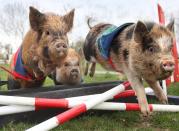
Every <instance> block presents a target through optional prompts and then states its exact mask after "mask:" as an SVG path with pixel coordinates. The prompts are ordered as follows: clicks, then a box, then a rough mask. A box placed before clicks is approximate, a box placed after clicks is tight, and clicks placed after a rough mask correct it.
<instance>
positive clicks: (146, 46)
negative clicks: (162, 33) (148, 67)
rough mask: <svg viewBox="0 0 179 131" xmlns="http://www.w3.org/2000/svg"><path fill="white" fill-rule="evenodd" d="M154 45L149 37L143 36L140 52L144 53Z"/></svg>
mask: <svg viewBox="0 0 179 131" xmlns="http://www.w3.org/2000/svg"><path fill="white" fill-rule="evenodd" d="M153 44H154V41H153V39H152V38H151V37H150V36H145V37H144V38H143V41H142V51H143V52H145V51H146V50H148V49H149V47H151V46H152V45H153Z"/></svg>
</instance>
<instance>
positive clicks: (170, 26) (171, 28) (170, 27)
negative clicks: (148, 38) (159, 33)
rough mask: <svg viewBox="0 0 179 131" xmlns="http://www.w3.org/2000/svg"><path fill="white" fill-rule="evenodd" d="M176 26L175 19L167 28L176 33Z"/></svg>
mask: <svg viewBox="0 0 179 131" xmlns="http://www.w3.org/2000/svg"><path fill="white" fill-rule="evenodd" d="M174 24H175V22H174V19H173V20H172V21H171V22H170V23H169V24H168V25H167V28H168V29H169V30H170V31H171V32H173V33H174V32H175V31H174Z"/></svg>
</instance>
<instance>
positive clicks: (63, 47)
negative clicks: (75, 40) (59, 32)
mask: <svg viewBox="0 0 179 131" xmlns="http://www.w3.org/2000/svg"><path fill="white" fill-rule="evenodd" d="M54 48H55V49H56V51H57V53H58V56H64V55H65V54H66V53H67V49H68V46H67V44H65V43H55V45H54Z"/></svg>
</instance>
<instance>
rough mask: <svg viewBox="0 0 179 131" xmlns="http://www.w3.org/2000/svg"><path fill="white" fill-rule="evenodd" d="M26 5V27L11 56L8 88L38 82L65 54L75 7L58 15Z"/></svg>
mask: <svg viewBox="0 0 179 131" xmlns="http://www.w3.org/2000/svg"><path fill="white" fill-rule="evenodd" d="M29 9H30V13H29V23H30V29H29V31H28V32H27V33H26V35H25V37H24V39H23V41H22V44H21V46H20V48H19V49H18V51H17V52H16V53H15V55H14V57H13V58H12V62H11V66H10V71H11V74H13V75H9V76H8V89H17V88H29V87H39V86H41V85H42V84H43V82H44V80H45V78H46V76H47V75H49V74H50V73H51V72H53V71H54V70H55V68H56V67H57V66H60V65H61V61H63V59H64V58H65V57H66V55H67V50H68V46H69V45H68V37H67V33H68V32H70V31H71V29H72V27H73V18H74V11H75V10H74V9H72V10H71V11H70V12H68V13H67V14H65V15H63V16H60V15H57V14H55V13H50V12H49V13H42V12H40V11H39V10H37V9H36V8H34V7H30V8H29ZM16 69H17V70H18V71H17V70H16Z"/></svg>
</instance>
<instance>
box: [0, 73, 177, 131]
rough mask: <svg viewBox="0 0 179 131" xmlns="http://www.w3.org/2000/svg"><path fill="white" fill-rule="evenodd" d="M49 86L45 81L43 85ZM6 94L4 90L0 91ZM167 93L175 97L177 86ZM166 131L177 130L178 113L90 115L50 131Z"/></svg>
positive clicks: (7, 129)
mask: <svg viewBox="0 0 179 131" xmlns="http://www.w3.org/2000/svg"><path fill="white" fill-rule="evenodd" d="M0 74H1V78H2V79H6V73H4V72H2V71H1V72H0ZM117 79H118V76H116V75H112V74H110V73H106V74H104V75H95V77H94V78H89V77H85V79H84V80H85V82H100V81H109V80H117ZM51 84H53V83H52V81H51V80H50V79H47V80H46V82H45V85H51ZM1 89H2V90H6V86H3V87H1ZM168 93H169V94H172V95H179V83H175V84H172V85H171V86H170V88H169V89H168ZM35 124H37V123H25V122H21V123H13V122H11V123H9V124H7V125H4V127H3V128H1V129H0V130H1V131H23V130H25V129H28V128H30V127H32V126H34V125H35ZM59 130H62V131H163V130H164V131H169V130H176V131H178V130H179V113H159V112H158V113H156V112H154V113H153V114H152V115H151V116H150V117H148V118H143V117H142V116H141V114H140V112H118V111H108V112H99V111H90V112H88V113H85V114H84V115H82V116H80V117H78V118H75V119H73V120H71V121H69V122H67V123H65V124H64V125H62V126H59V127H57V128H55V129H53V131H59Z"/></svg>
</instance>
